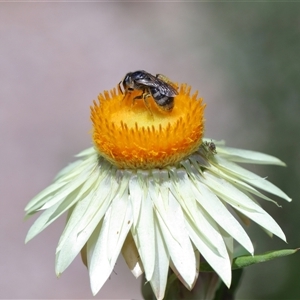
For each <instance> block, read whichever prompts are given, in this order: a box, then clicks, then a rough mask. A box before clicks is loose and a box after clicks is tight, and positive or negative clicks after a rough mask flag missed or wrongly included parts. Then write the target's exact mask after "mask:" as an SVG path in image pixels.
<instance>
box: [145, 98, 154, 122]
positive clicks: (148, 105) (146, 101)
mask: <svg viewBox="0 0 300 300" xmlns="http://www.w3.org/2000/svg"><path fill="white" fill-rule="evenodd" d="M150 96H151V95H150V94H149V93H145V94H144V103H145V106H146V107H147V109H148V111H149V113H150V115H151V116H152V117H153V113H152V111H151V108H150V104H149V102H148V100H147V98H148V97H150Z"/></svg>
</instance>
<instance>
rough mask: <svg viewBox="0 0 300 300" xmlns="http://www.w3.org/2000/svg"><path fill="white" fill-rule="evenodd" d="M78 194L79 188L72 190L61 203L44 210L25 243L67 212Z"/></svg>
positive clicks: (31, 228)
mask: <svg viewBox="0 0 300 300" xmlns="http://www.w3.org/2000/svg"><path fill="white" fill-rule="evenodd" d="M77 195H78V189H76V190H74V191H73V192H71V193H70V194H69V195H68V196H67V197H66V198H65V199H63V200H61V201H60V202H59V203H56V205H54V206H52V207H50V208H49V209H47V210H46V211H44V212H43V213H42V214H41V215H40V216H39V217H38V219H37V220H36V221H35V222H34V223H33V225H32V226H31V227H30V229H29V231H28V233H27V236H26V239H25V243H27V242H28V241H29V240H31V239H32V238H33V237H35V236H36V235H37V234H39V233H40V232H41V231H43V230H44V229H45V228H46V227H48V226H49V225H50V224H51V223H52V222H54V221H55V220H56V219H57V218H58V217H60V216H61V215H62V214H63V213H64V212H66V211H67V210H68V209H69V208H70V207H71V206H72V205H73V204H74V203H75V202H76V201H77V199H78V197H77Z"/></svg>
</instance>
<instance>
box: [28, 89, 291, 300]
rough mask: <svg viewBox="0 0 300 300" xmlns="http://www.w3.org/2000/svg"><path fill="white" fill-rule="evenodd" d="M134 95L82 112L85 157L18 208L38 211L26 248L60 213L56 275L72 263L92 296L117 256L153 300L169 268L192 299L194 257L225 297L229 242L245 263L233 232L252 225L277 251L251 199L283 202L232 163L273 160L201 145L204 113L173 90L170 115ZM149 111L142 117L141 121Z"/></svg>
mask: <svg viewBox="0 0 300 300" xmlns="http://www.w3.org/2000/svg"><path fill="white" fill-rule="evenodd" d="M137 93H140V91H133V92H132V93H128V94H126V97H124V95H123V94H122V93H121V92H120V91H119V92H117V91H116V89H113V90H112V91H110V92H107V91H105V92H104V93H103V94H100V95H99V97H98V100H99V102H98V103H96V102H95V101H94V105H93V106H92V107H91V120H92V122H93V131H92V135H93V142H94V147H92V148H90V149H87V150H85V151H83V152H81V153H80V154H79V155H77V157H78V160H77V161H76V162H74V163H72V164H71V165H69V166H68V167H66V168H65V169H63V170H62V171H61V172H60V173H59V174H58V175H57V177H56V178H55V180H54V182H53V183H52V184H51V185H50V186H49V187H48V188H46V189H45V190H44V191H42V192H41V193H40V194H38V195H37V196H36V197H35V198H34V199H32V200H31V201H30V203H29V204H28V205H27V206H26V209H25V210H26V215H27V216H30V215H33V214H35V213H37V212H40V211H43V213H42V214H41V215H40V216H39V218H38V219H37V220H36V221H35V223H34V224H33V225H32V227H31V228H30V230H29V232H28V235H27V237H26V241H29V240H30V239H32V238H33V237H35V236H36V235H37V234H38V233H40V232H41V231H42V230H44V229H45V228H46V227H47V226H48V225H50V224H51V223H52V222H54V221H55V220H56V219H57V218H58V217H60V216H61V215H62V214H64V213H65V212H67V213H68V214H67V223H66V226H65V228H64V231H63V233H62V235H61V238H60V240H59V243H58V246H57V249H56V262H55V269H56V274H57V275H60V274H61V273H62V272H63V271H64V270H65V269H66V268H67V267H68V266H69V265H70V264H71V262H72V261H73V260H74V258H75V257H76V256H77V255H78V254H79V253H81V255H82V259H83V261H84V263H85V264H86V266H87V268H88V271H89V277H90V282H91V289H92V292H93V294H96V293H97V292H98V291H99V290H100V289H101V287H102V286H103V284H104V283H105V282H106V280H107V279H108V278H109V276H110V274H111V272H112V270H113V268H114V266H115V263H116V260H117V258H118V256H119V254H120V252H121V253H122V255H123V256H124V258H125V260H126V262H127V265H128V267H129V268H130V270H131V271H132V273H133V275H134V276H135V277H138V276H140V275H141V274H142V273H143V272H145V277H146V280H147V281H149V282H150V284H151V287H152V289H153V292H154V294H155V295H156V297H157V299H163V297H164V293H165V288H166V283H167V276H168V271H169V268H171V269H172V270H173V271H174V273H175V274H176V275H177V276H178V278H179V279H180V280H181V282H182V283H183V284H184V285H185V286H186V287H187V288H188V289H192V288H193V286H194V284H195V282H196V280H197V276H198V274H199V271H200V272H201V270H199V263H200V259H201V257H203V258H204V259H205V260H206V261H207V262H208V263H209V264H210V265H211V267H212V268H213V269H214V270H215V272H216V273H217V274H218V275H219V277H220V278H221V279H222V280H223V282H224V283H225V284H226V285H227V286H228V287H229V286H230V283H231V262H232V255H233V241H234V240H235V241H236V242H238V243H239V244H240V245H241V246H243V247H244V248H245V249H246V250H247V251H248V252H249V253H251V254H253V251H254V249H253V244H252V242H251V240H250V238H249V236H248V234H247V233H246V231H245V229H244V227H243V226H242V225H241V223H246V224H247V223H248V222H249V220H250V219H251V220H253V221H254V222H256V223H257V224H259V225H260V226H261V227H262V228H263V229H264V230H266V231H267V232H268V233H270V234H274V235H276V236H278V237H279V238H281V239H282V240H284V241H285V235H284V233H283V231H282V230H281V228H280V227H279V225H278V224H277V223H276V222H275V221H274V219H273V218H272V217H271V216H270V215H269V214H268V213H267V212H266V211H264V210H263V209H262V208H261V206H260V205H259V203H258V202H257V201H256V200H255V199H254V196H257V197H259V198H261V199H262V200H267V201H272V200H271V199H270V198H268V197H267V196H266V195H264V194H263V193H262V192H260V191H259V190H261V191H266V192H268V193H271V194H273V195H276V196H279V197H281V198H283V199H285V200H287V201H290V200H291V199H290V198H289V197H288V196H287V195H286V194H285V193H284V192H282V191H281V190H280V189H279V188H277V187H276V186H275V185H273V184H272V183H270V182H269V181H267V180H266V179H265V178H261V177H259V176H257V175H256V174H254V173H252V172H250V171H247V170H246V169H244V168H242V167H241V166H239V165H238V164H237V163H257V164H274V165H281V166H283V165H284V163H283V162H281V161H280V160H279V159H277V158H275V157H273V156H270V155H266V154H262V153H258V152H253V151H248V150H240V149H234V148H229V147H226V146H225V145H224V143H222V142H217V141H212V140H210V139H203V132H204V108H205V105H204V104H203V103H202V99H201V98H198V97H197V92H196V93H195V94H193V95H192V96H190V87H188V86H186V85H185V84H182V85H181V86H180V88H179V90H178V95H177V96H176V97H175V105H174V108H173V110H172V111H171V112H164V111H161V110H160V109H158V107H157V105H156V104H155V102H154V101H153V99H152V97H149V98H148V101H147V107H146V106H145V103H144V101H141V100H140V101H135V102H134V104H133V98H134V97H136V95H137ZM149 110H150V111H149Z"/></svg>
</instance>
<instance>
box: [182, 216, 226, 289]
mask: <svg viewBox="0 0 300 300" xmlns="http://www.w3.org/2000/svg"><path fill="white" fill-rule="evenodd" d="M203 213H204V212H203ZM199 215H200V214H199ZM186 221H187V228H188V230H189V235H190V238H191V239H192V241H193V243H194V245H195V246H196V247H197V249H198V250H199V251H200V253H201V254H202V256H203V257H204V258H205V259H206V261H207V262H208V263H209V264H210V265H211V267H212V268H213V269H214V270H215V272H216V273H217V274H218V275H219V276H220V278H221V279H222V280H223V282H224V283H225V284H226V285H227V287H230V284H231V262H230V257H229V255H228V253H227V250H226V246H225V244H224V240H223V237H222V235H221V234H220V233H218V231H217V230H216V227H217V226H216V225H215V224H214V226H212V225H213V220H210V221H209V222H208V221H206V220H205V218H203V219H202V220H201V223H202V224H203V225H204V226H205V229H207V228H208V226H211V227H212V228H211V229H210V230H207V231H206V233H208V234H209V232H213V230H215V232H214V235H216V234H218V235H219V238H218V240H219V241H218V245H221V243H220V240H222V243H223V245H222V247H221V248H219V249H218V251H215V249H214V247H213V248H212V247H211V242H212V241H209V240H208V238H209V237H208V236H204V232H203V231H201V232H200V230H199V229H200V228H198V227H196V226H195V224H194V223H193V222H192V221H190V220H189V219H186ZM207 240H208V241H209V242H208V243H207ZM200 272H201V269H200Z"/></svg>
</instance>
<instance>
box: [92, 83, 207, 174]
mask: <svg viewBox="0 0 300 300" xmlns="http://www.w3.org/2000/svg"><path fill="white" fill-rule="evenodd" d="M190 90H191V88H190V87H188V86H187V85H185V84H182V85H181V86H180V88H179V91H178V95H177V96H176V97H175V99H174V108H173V110H172V111H171V112H170V111H162V110H161V109H160V108H158V106H157V105H156V103H155V101H154V100H153V98H152V97H149V98H147V102H148V105H146V103H145V102H144V100H143V99H141V100H135V101H134V100H133V99H134V97H136V96H137V95H140V94H141V91H133V92H132V93H127V94H126V95H123V94H121V93H120V92H117V89H113V90H111V91H110V92H108V91H104V93H103V94H100V95H99V96H98V100H99V103H96V101H94V105H93V106H92V107H91V120H92V122H93V131H92V134H93V141H94V145H95V147H96V149H97V150H98V152H99V154H100V155H101V156H103V157H104V158H106V159H107V160H109V161H110V162H111V163H112V164H114V165H116V166H117V167H118V168H124V169H152V168H163V167H165V166H167V165H174V164H176V163H177V162H179V161H180V160H182V159H183V158H185V157H186V156H188V155H190V154H191V153H193V152H194V151H196V150H197V149H198V148H199V146H200V144H201V142H202V136H203V131H204V108H205V104H203V103H202V98H197V95H198V92H196V93H194V95H192V96H190ZM147 106H148V107H147Z"/></svg>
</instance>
